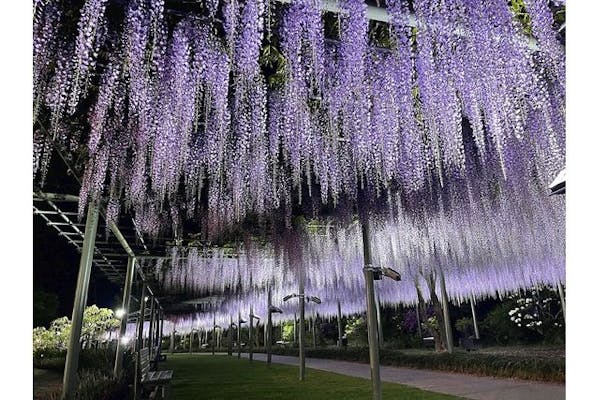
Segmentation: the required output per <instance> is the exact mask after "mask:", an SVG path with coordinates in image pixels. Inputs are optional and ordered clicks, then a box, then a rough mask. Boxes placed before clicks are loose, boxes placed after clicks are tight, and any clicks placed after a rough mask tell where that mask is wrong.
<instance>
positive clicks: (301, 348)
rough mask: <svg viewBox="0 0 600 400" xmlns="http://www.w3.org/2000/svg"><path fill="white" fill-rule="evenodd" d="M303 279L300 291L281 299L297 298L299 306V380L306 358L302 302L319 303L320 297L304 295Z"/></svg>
mask: <svg viewBox="0 0 600 400" xmlns="http://www.w3.org/2000/svg"><path fill="white" fill-rule="evenodd" d="M303 282H304V281H303V280H300V293H299V294H296V293H293V294H288V295H287V296H285V297H284V298H283V301H288V300H290V299H292V298H298V299H299V303H298V305H299V308H300V329H299V331H298V353H299V359H300V360H299V361H300V365H299V367H300V377H299V378H300V380H301V381H303V380H304V378H305V375H306V360H305V357H304V302H310V301H312V302H314V303H316V304H321V299H319V298H318V297H316V296H306V295H305V294H304V283H303Z"/></svg>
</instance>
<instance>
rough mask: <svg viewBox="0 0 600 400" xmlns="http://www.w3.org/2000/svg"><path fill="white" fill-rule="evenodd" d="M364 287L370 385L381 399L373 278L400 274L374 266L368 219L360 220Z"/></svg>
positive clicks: (391, 276)
mask: <svg viewBox="0 0 600 400" xmlns="http://www.w3.org/2000/svg"><path fill="white" fill-rule="evenodd" d="M361 222H362V223H361V228H362V242H363V260H364V268H363V273H364V275H365V287H366V294H367V332H368V336H369V363H370V365H371V385H372V388H373V400H381V375H380V371H379V337H378V328H377V310H376V307H377V303H376V299H375V284H374V281H375V280H381V279H382V276H386V277H388V278H390V279H393V280H395V281H399V280H400V274H399V273H398V272H396V271H394V270H393V269H391V268H385V267H383V268H381V267H374V266H373V265H372V259H371V246H370V244H369V236H370V232H369V220H368V218H364V219H363V220H362V221H361Z"/></svg>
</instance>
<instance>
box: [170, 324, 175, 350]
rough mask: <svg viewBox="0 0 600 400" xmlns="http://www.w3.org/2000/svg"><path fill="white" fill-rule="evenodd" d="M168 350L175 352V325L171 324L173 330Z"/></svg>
mask: <svg viewBox="0 0 600 400" xmlns="http://www.w3.org/2000/svg"><path fill="white" fill-rule="evenodd" d="M169 351H170V352H171V354H173V353H174V352H175V325H173V330H172V331H171V342H170V343H169Z"/></svg>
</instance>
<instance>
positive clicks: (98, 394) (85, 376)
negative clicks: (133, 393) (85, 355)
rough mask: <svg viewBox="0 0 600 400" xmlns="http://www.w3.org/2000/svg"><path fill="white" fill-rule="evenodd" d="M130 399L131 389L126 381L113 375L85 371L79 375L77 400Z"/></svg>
mask: <svg viewBox="0 0 600 400" xmlns="http://www.w3.org/2000/svg"><path fill="white" fill-rule="evenodd" d="M128 397H129V388H128V386H127V384H126V383H125V381H124V380H117V379H115V378H114V377H113V376H112V374H107V373H103V372H98V371H85V372H81V373H80V374H79V385H78V387H77V391H76V392H75V399H77V400H123V399H126V398H128Z"/></svg>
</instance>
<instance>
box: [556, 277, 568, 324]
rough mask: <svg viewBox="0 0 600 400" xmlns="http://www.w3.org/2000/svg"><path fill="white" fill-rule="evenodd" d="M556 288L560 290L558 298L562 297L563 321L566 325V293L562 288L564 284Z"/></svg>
mask: <svg viewBox="0 0 600 400" xmlns="http://www.w3.org/2000/svg"><path fill="white" fill-rule="evenodd" d="M556 286H557V288H558V296H559V297H560V305H561V307H562V312H563V320H564V321H565V323H566V322H567V303H566V302H565V291H564V289H563V287H562V283H559V284H558V285H556Z"/></svg>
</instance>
